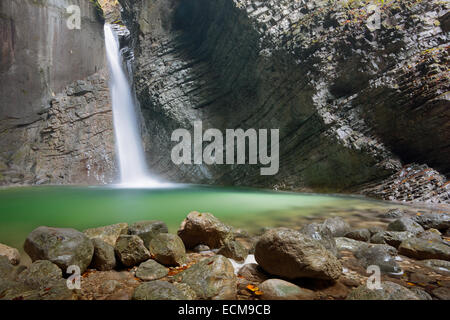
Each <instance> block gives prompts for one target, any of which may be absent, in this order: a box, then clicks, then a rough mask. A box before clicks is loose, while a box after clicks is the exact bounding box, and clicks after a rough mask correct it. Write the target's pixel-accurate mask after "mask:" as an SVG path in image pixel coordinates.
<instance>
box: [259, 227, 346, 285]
mask: <svg viewBox="0 0 450 320" xmlns="http://www.w3.org/2000/svg"><path fill="white" fill-rule="evenodd" d="M255 259H256V261H257V262H258V264H259V265H260V266H261V267H262V268H263V269H264V270H265V271H266V272H268V273H270V274H273V275H276V276H280V277H283V278H287V279H295V278H303V277H306V278H318V279H325V280H327V279H337V278H339V276H340V275H341V272H342V265H341V263H340V262H339V260H337V259H336V257H335V256H334V255H333V254H332V253H331V252H330V251H328V250H327V249H325V247H324V246H323V245H322V244H321V243H320V242H319V241H317V240H314V239H312V238H311V237H309V236H307V235H305V234H303V233H300V232H298V231H295V230H291V229H287V228H278V229H272V230H270V231H268V232H266V233H265V234H264V235H262V236H261V238H260V239H259V241H258V243H257V244H256V248H255Z"/></svg>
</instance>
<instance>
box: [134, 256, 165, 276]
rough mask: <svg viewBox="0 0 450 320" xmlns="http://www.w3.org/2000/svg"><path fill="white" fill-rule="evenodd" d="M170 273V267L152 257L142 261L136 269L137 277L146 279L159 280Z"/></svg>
mask: <svg viewBox="0 0 450 320" xmlns="http://www.w3.org/2000/svg"><path fill="white" fill-rule="evenodd" d="M168 274H169V269H168V268H166V267H164V266H163V265H160V264H159V263H158V262H156V261H155V260H152V259H150V260H148V261H146V262H143V263H141V264H140V265H139V268H138V269H137V270H136V277H137V278H139V279H141V280H144V281H152V280H158V279H161V278H164V277H165V276H167V275H168Z"/></svg>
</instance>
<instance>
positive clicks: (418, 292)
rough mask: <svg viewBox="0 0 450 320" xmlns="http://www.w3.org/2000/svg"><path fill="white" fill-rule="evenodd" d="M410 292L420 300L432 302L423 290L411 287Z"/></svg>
mask: <svg viewBox="0 0 450 320" xmlns="http://www.w3.org/2000/svg"><path fill="white" fill-rule="evenodd" d="M409 290H411V291H412V292H413V293H414V294H415V295H416V296H417V297H418V298H419V299H420V300H433V298H432V297H431V296H430V295H429V294H428V293H427V292H426V291H425V290H423V289H420V288H418V287H412V288H410V289H409Z"/></svg>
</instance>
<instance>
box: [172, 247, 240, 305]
mask: <svg viewBox="0 0 450 320" xmlns="http://www.w3.org/2000/svg"><path fill="white" fill-rule="evenodd" d="M177 280H178V281H180V282H183V283H186V284H188V285H189V286H190V287H191V288H192V290H194V291H195V293H196V295H197V297H198V298H199V299H206V300H211V299H212V300H234V299H236V288H237V278H236V275H235V274H234V268H233V265H232V264H231V262H230V260H228V259H227V258H225V257H224V256H221V255H217V256H213V257H211V258H206V259H203V260H201V261H199V262H197V263H196V264H195V265H193V266H192V267H190V268H189V269H187V270H185V271H183V272H181V273H179V274H178V275H177Z"/></svg>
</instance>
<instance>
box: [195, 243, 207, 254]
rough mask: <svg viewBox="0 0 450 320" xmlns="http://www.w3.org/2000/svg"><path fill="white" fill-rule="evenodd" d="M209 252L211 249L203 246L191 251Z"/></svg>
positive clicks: (200, 245)
mask: <svg viewBox="0 0 450 320" xmlns="http://www.w3.org/2000/svg"><path fill="white" fill-rule="evenodd" d="M210 250H211V248H210V247H208V246H207V245H204V244H199V245H197V246H195V247H194V248H193V249H192V251H193V252H197V253H199V252H205V251H210Z"/></svg>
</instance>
